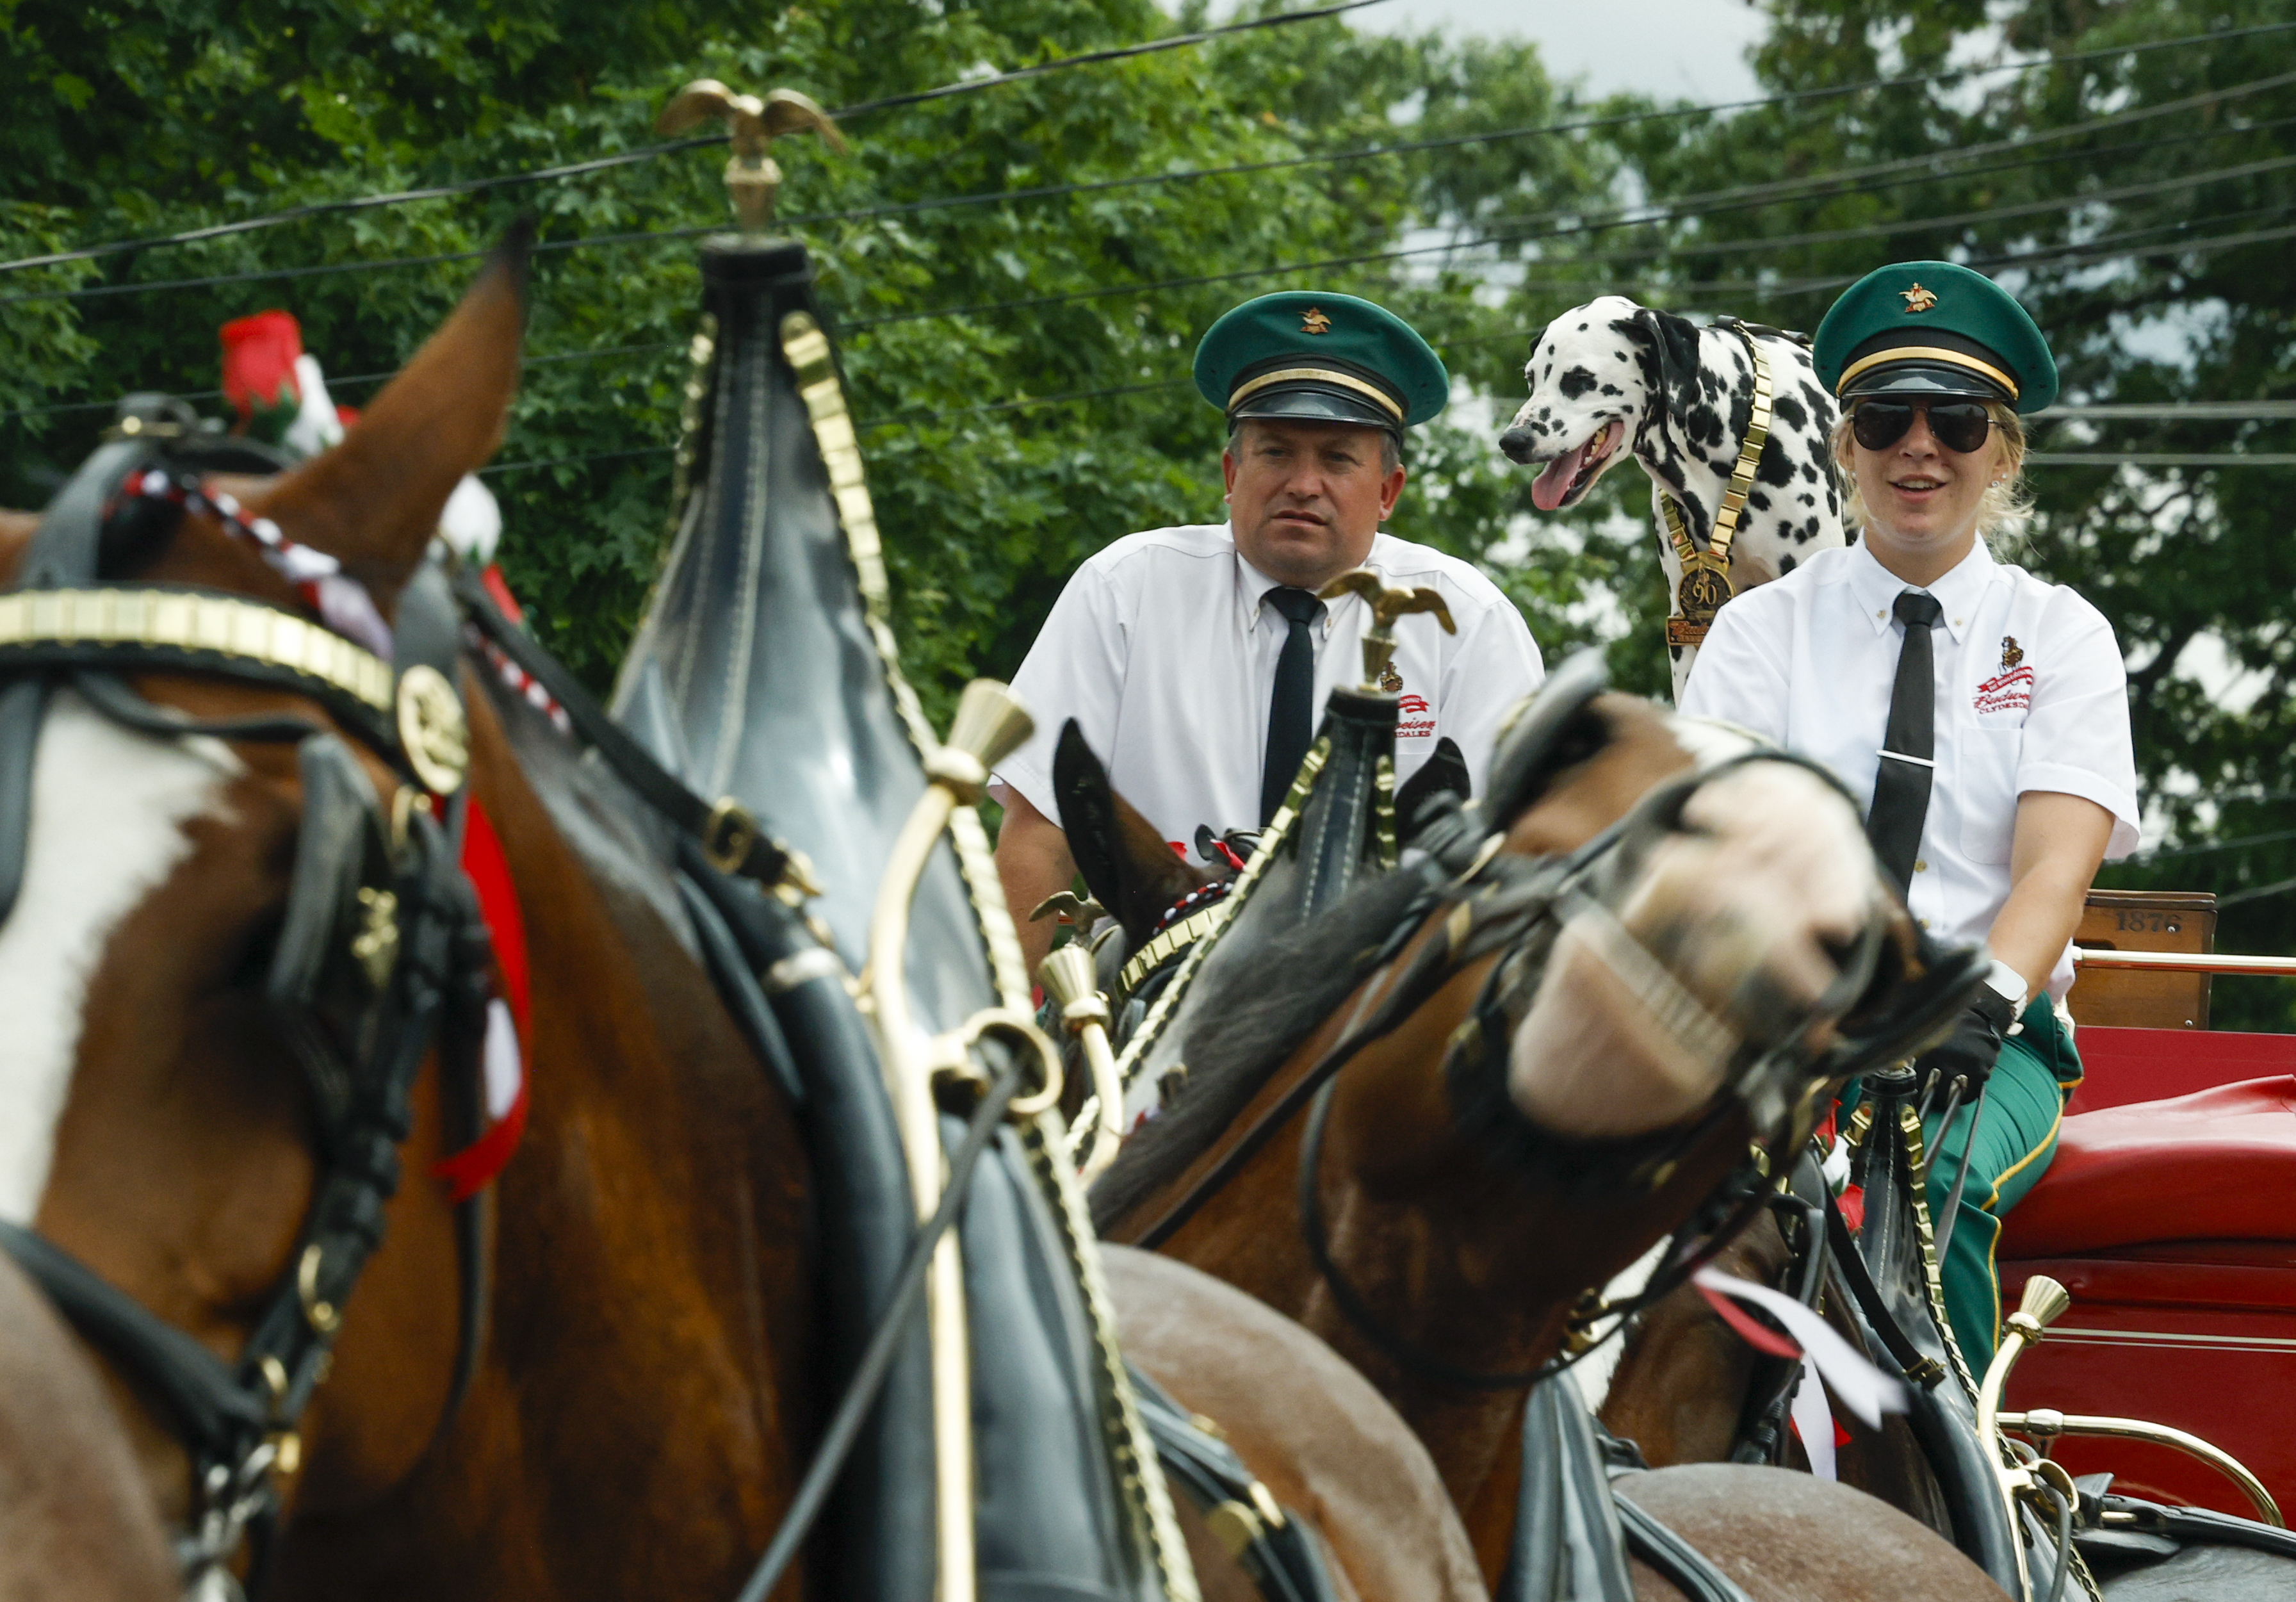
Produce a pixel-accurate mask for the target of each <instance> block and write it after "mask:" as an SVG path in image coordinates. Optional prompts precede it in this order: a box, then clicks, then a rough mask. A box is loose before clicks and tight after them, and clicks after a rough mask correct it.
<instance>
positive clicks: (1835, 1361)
mask: <svg viewBox="0 0 2296 1602" xmlns="http://www.w3.org/2000/svg"><path fill="white" fill-rule="evenodd" d="M1693 1278H1694V1279H1695V1280H1696V1282H1697V1283H1698V1284H1700V1285H1702V1286H1705V1287H1706V1288H1707V1289H1708V1290H1710V1291H1714V1292H1716V1293H1718V1294H1721V1295H1725V1296H1732V1297H1735V1298H1736V1299H1737V1300H1739V1301H1741V1302H1752V1303H1753V1304H1754V1305H1755V1306H1756V1307H1759V1308H1760V1309H1761V1310H1763V1311H1764V1312H1766V1313H1767V1314H1769V1315H1770V1316H1771V1317H1772V1318H1774V1319H1776V1320H1777V1321H1778V1322H1779V1323H1781V1324H1783V1325H1784V1326H1785V1329H1786V1333H1787V1334H1788V1335H1792V1337H1793V1338H1794V1340H1795V1341H1796V1342H1798V1343H1800V1346H1801V1349H1802V1352H1803V1354H1804V1355H1803V1358H1802V1361H1803V1362H1804V1363H1805V1364H1807V1365H1810V1366H1812V1367H1814V1368H1816V1372H1817V1373H1818V1374H1819V1375H1820V1376H1822V1377H1823V1378H1824V1379H1825V1385H1826V1389H1828V1390H1829V1391H1831V1392H1833V1397H1834V1400H1835V1401H1839V1402H1840V1403H1841V1405H1842V1406H1843V1407H1845V1408H1847V1409H1849V1411H1851V1412H1852V1413H1854V1414H1856V1415H1857V1417H1859V1418H1862V1419H1864V1420H1865V1421H1866V1427H1867V1428H1869V1429H1871V1428H1878V1427H1879V1426H1880V1425H1881V1423H1882V1414H1884V1413H1902V1412H1904V1411H1905V1410H1906V1387H1905V1386H1904V1385H1903V1384H1899V1383H1898V1381H1897V1380H1895V1379H1892V1378H1891V1377H1890V1376H1888V1375H1886V1374H1884V1373H1882V1371H1881V1370H1880V1369H1879V1368H1875V1367H1874V1365H1873V1364H1872V1363H1871V1362H1868V1361H1867V1360H1866V1358H1865V1357H1864V1356H1863V1355H1861V1354H1860V1353H1859V1352H1858V1351H1857V1348H1856V1347H1854V1346H1852V1345H1851V1344H1850V1343H1849V1342H1847V1341H1845V1340H1843V1339H1842V1338H1841V1336H1840V1335H1837V1334H1835V1333H1834V1330H1833V1326H1832V1325H1830V1324H1828V1323H1827V1322H1826V1321H1825V1319H1821V1318H1819V1317H1818V1316H1817V1314H1816V1313H1814V1312H1812V1311H1811V1310H1809V1309H1808V1308H1807V1307H1804V1306H1803V1305H1802V1304H1801V1303H1800V1302H1797V1301H1795V1300H1794V1299H1793V1298H1792V1296H1789V1295H1786V1294H1784V1293H1783V1292H1780V1291H1774V1290H1772V1289H1771V1288H1770V1287H1769V1286H1767V1285H1756V1284H1755V1283H1754V1282H1753V1281H1752V1280H1751V1279H1741V1278H1739V1277H1737V1276H1736V1275H1734V1274H1725V1273H1724V1272H1722V1270H1721V1269H1711V1268H1707V1269H1699V1270H1698V1272H1697V1274H1696V1275H1694V1276H1693ZM1795 1405H1796V1407H1797V1408H1799V1407H1800V1401H1797V1402H1796V1403H1795ZM1821 1405H1822V1404H1821ZM1797 1417H1799V1414H1797ZM1803 1443H1804V1444H1805V1445H1811V1443H1810V1442H1808V1440H1807V1439H1805V1441H1804V1442H1803ZM1811 1449H1812V1461H1813V1462H1814V1461H1815V1460H1816V1448H1815V1446H1814V1445H1812V1447H1811ZM1825 1450H1826V1453H1827V1455H1828V1456H1829V1457H1830V1456H1831V1455H1832V1454H1833V1429H1832V1428H1831V1427H1830V1426H1829V1427H1828V1429H1827V1430H1826V1432H1825Z"/></svg>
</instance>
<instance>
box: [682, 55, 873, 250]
mask: <svg viewBox="0 0 2296 1602" xmlns="http://www.w3.org/2000/svg"><path fill="white" fill-rule="evenodd" d="M712 117H717V118H721V119H724V121H725V123H726V132H727V133H728V134H729V135H731V136H732V138H733V144H734V156H733V160H729V161H727V162H726V192H727V193H728V194H729V195H730V196H731V198H732V200H733V204H734V221H735V222H736V223H738V224H739V225H740V226H741V228H742V232H743V233H744V234H762V233H764V232H765V231H766V229H767V226H769V225H770V224H771V223H772V222H773V220H774V197H775V194H777V193H779V192H780V190H781V186H782V169H781V168H780V167H779V166H777V165H776V164H775V161H774V159H773V157H772V155H771V154H770V153H768V152H770V151H771V150H772V148H773V143H774V141H775V139H776V138H778V137H779V136H782V135H783V134H799V133H803V132H804V131H805V130H806V129H808V128H811V129H813V130H815V131H816V132H817V133H819V134H820V136H822V137H823V138H824V139H825V140H827V141H828V142H829V148H830V149H832V150H833V151H835V152H837V153H838V154H840V155H843V154H844V153H845V136H843V135H842V134H840V133H839V132H838V131H837V124H836V123H835V122H833V121H832V120H831V119H830V115H829V113H828V112H826V111H823V110H822V109H821V107H820V106H819V105H817V104H816V103H815V102H814V101H813V100H812V98H811V97H810V96H808V95H804V94H799V93H798V92H797V91H796V90H795V89H775V90H773V91H771V92H769V93H768V94H767V95H766V97H765V98H764V99H763V100H760V99H758V97H757V96H756V95H754V94H734V91H733V90H731V89H729V88H727V87H726V86H725V85H724V84H721V83H719V82H718V81H717V79H716V78H696V79H695V80H694V81H693V82H692V83H690V84H688V85H686V86H685V87H684V88H683V89H680V90H679V91H678V92H677V93H676V94H674V95H672V96H671V97H670V102H669V103H668V105H666V106H664V107H662V109H661V115H660V117H659V118H658V119H655V122H654V125H653V126H654V131H655V132H656V133H660V134H684V133H690V132H691V131H692V130H693V129H695V128H697V127H701V125H702V124H703V123H704V122H706V121H708V120H709V119H710V118H712Z"/></svg>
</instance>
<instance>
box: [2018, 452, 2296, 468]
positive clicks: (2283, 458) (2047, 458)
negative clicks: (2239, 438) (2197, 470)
mask: <svg viewBox="0 0 2296 1602" xmlns="http://www.w3.org/2000/svg"><path fill="white" fill-rule="evenodd" d="M2025 460H2027V461H2028V462H2030V463H2032V464H2035V465H2036V466H2039V467H2296V451H2281V450H2259V451H2249V452H2245V453H2243V452H2240V451H2231V452H2226V451H2217V452H2202V451H2179V450H2037V451H2033V452H2031V453H2030V454H2029V455H2028V456H2026V457H2025Z"/></svg>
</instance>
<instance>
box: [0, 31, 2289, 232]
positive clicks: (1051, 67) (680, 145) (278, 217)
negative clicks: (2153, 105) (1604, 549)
mask: <svg viewBox="0 0 2296 1602" xmlns="http://www.w3.org/2000/svg"><path fill="white" fill-rule="evenodd" d="M1382 3H1383V0H1340V4H1334V5H1324V6H1319V7H1316V8H1315V9H1314V10H1310V11H1296V12H1277V13H1276V14H1275V15H1274V16H1269V17H1255V18H1252V19H1251V20H1250V21H1243V22H1230V23H1228V24H1226V26H1224V27H1220V28H1207V29H1202V30H1201V31H1200V32H1196V33H1188V34H1176V35H1174V36H1172V37H1169V38H1162V39H1149V40H1146V41H1144V42H1143V43H1141V44H1137V45H1121V46H1119V47H1118V48H1116V49H1113V50H1095V51H1088V52H1086V53H1083V54H1081V55H1070V56H1062V57H1060V58H1059V59H1057V60H1055V61H1049V62H1039V63H1037V65H1036V66H1033V67H1022V68H1021V69H1019V70H1016V71H1013V72H997V73H992V74H989V75H988V76H985V77H981V78H965V79H963V80H961V81H959V82H957V83H953V84H943V85H941V86H939V87H938V88H933V89H921V90H918V91H916V92H915V93H914V94H888V95H885V96H882V97H881V98H880V99H876V100H865V101H861V102H859V103H857V104H854V105H849V106H840V107H839V108H837V109H836V110H835V111H832V112H831V113H830V115H831V116H832V117H858V116H860V115H862V114H863V113H865V112H868V111H883V110H885V109H887V108H889V107H891V106H904V105H913V104H915V103H919V102H922V101H928V100H939V99H943V98H945V97H947V96H948V95H952V94H972V93H973V92H974V91H976V90H980V89H993V88H996V87H998V86H1002V85H1005V84H1009V83H1014V82H1017V81H1018V80H1020V79H1021V78H1040V77H1042V76H1043V75H1044V74H1046V73H1047V72H1058V71H1062V70H1065V69H1067V68H1070V67H1086V66H1092V65H1095V64H1096V63H1098V62H1113V61H1121V60H1123V59H1124V58H1126V57H1128V56H1135V55H1149V54H1152V53H1156V52H1158V51H1163V50H1177V49H1179V48H1180V47H1182V46H1183V45H1201V44H1202V43H1203V42H1204V41H1206V40H1207V39H1216V38H1218V37H1222V36H1223V35H1226V34H1233V33H1246V32H1250V31H1251V30H1252V29H1261V28H1278V27H1282V26H1284V25H1285V24H1287V23H1292V22H1308V21H1315V20H1316V18H1319V17H1332V16H1337V15H1338V14H1340V13H1341V12H1351V11H1360V10H1362V9H1363V8H1364V7H1365V6H1366V5H1378V4H1382ZM2281 26H2284V27H2291V28H2296V22H2290V23H2284V24H2281ZM2214 37H2235V36H2233V35H2229V34H2227V35H2223V36H2214ZM725 143H726V136H725V135H723V134H698V135H695V136H693V137H692V138H688V139H671V140H667V141H665V142H663V143H662V144H647V145H641V146H640V147H638V148H637V149H635V150H629V151H624V152H620V153H619V154H618V155H611V156H599V157H596V158H594V159H593V160H587V161H573V162H569V163H567V164H565V165H563V166H559V167H544V168H537V169H536V170H534V171H532V172H513V173H504V174H502V175H500V176H499V177H491V178H465V179H463V181H462V182H460V183H455V184H435V185H430V187H428V188H425V189H399V190H393V191H391V192H389V193H384V194H366V195H356V196H352V197H350V198H348V199H345V200H340V201H313V202H311V203H310V204H307V205H302V206H291V207H289V208H288V209H286V210H284V211H273V212H268V213H266V214H265V215H264V216H261V217H250V218H241V219H240V220H239V221H237V222H229V223H216V224H213V225H211V226H208V227H204V228H186V229H184V230H182V231H180V232H178V233H175V234H152V235H150V236H148V237H145V238H143V239H120V240H113V241H111V242H109V243H107V244H99V245H83V246H81V247H80V248H79V249H78V250H74V251H55V252H53V254H50V255H46V256H27V257H24V258H21V259H19V260H15V261H0V273H14V272H21V271H22V270H23V269H25V268H27V267H57V266H61V264H63V263H66V262H72V261H94V260H96V259H99V258H102V257H105V256H117V255H119V254H122V253H123V252H126V251H152V250H158V249H160V248H161V247H163V246H167V245H182V244H193V243H196V242H199V241H201V240H208V239H222V238H225V237H226V236H227V235H231V234H252V233H255V232H257V231H258V230H260V229H265V228H276V227H280V226H283V225H284V224H287V223H291V222H300V221H302V220H303V219H304V218H312V217H324V216H331V215H334V214H337V213H340V212H345V211H365V210H371V209H373V208H375V207H378V206H402V205H405V204H406V203H407V202H408V201H435V200H444V199H447V198H448V197H450V196H454V195H463V194H478V193H482V192H484V191H487V190H493V189H507V188H511V187H513V186H515V185H526V184H540V183H546V182H549V181H551V180H553V179H557V178H572V177H582V176H584V175H585V174H588V173H594V172H604V171H606V170H608V169H609V168H616V167H627V166H628V165H630V164H631V163H633V162H636V161H651V160H653V159H654V158H655V157H656V156H666V155H669V154H671V153H672V152H677V151H685V150H698V149H700V148H701V146H703V145H706V144H725Z"/></svg>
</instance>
